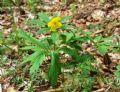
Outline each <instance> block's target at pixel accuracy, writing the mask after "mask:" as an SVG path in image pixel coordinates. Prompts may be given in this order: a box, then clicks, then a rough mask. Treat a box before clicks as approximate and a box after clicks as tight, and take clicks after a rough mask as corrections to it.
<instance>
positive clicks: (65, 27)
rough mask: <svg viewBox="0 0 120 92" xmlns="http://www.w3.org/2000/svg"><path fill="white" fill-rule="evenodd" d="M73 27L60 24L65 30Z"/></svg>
mask: <svg viewBox="0 0 120 92" xmlns="http://www.w3.org/2000/svg"><path fill="white" fill-rule="evenodd" d="M73 28H74V26H72V25H69V24H63V25H62V29H64V30H66V29H73Z"/></svg>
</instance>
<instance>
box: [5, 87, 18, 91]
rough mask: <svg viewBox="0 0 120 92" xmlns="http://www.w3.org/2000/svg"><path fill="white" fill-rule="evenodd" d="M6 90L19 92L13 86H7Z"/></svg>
mask: <svg viewBox="0 0 120 92" xmlns="http://www.w3.org/2000/svg"><path fill="white" fill-rule="evenodd" d="M6 92H17V91H16V90H15V88H14V87H13V86H10V87H8V88H7V90H6Z"/></svg>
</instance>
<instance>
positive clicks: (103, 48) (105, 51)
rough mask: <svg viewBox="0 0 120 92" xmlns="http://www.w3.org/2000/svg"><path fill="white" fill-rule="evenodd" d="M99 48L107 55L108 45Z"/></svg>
mask: <svg viewBox="0 0 120 92" xmlns="http://www.w3.org/2000/svg"><path fill="white" fill-rule="evenodd" d="M98 50H99V52H100V53H101V54H103V55H105V54H106V53H107V52H108V47H107V46H105V45H102V46H99V47H98Z"/></svg>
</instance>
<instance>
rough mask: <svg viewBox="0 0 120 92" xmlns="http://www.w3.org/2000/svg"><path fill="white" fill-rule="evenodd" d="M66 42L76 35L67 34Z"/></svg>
mask: <svg viewBox="0 0 120 92" xmlns="http://www.w3.org/2000/svg"><path fill="white" fill-rule="evenodd" d="M65 36H66V41H69V40H70V39H71V38H72V37H73V36H74V35H73V33H65Z"/></svg>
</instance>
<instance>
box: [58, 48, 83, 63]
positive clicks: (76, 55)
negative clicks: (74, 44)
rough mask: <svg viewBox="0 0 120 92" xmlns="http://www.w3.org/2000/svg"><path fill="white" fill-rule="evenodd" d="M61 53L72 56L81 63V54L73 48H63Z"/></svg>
mask: <svg viewBox="0 0 120 92" xmlns="http://www.w3.org/2000/svg"><path fill="white" fill-rule="evenodd" d="M60 51H63V52H64V53H66V54H68V55H70V56H72V57H73V58H74V59H75V60H76V61H80V59H81V58H80V56H79V53H78V52H77V51H76V50H75V49H73V48H68V47H61V48H60Z"/></svg>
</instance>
